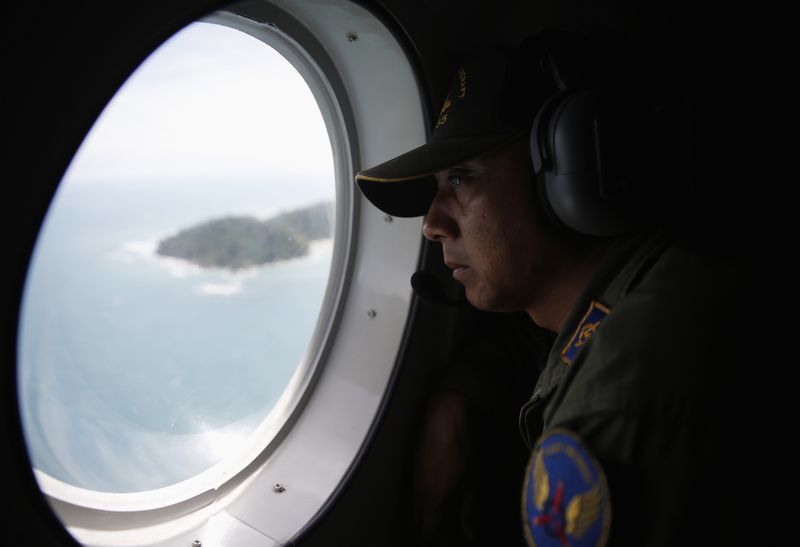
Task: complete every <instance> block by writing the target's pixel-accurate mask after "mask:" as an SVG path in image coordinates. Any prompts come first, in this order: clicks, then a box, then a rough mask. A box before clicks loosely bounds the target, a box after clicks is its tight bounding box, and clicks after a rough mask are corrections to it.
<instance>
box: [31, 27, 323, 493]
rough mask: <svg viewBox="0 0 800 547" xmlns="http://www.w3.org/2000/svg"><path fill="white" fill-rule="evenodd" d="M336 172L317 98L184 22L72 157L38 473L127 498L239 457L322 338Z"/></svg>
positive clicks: (43, 251) (38, 268)
mask: <svg viewBox="0 0 800 547" xmlns="http://www.w3.org/2000/svg"><path fill="white" fill-rule="evenodd" d="M333 173H334V172H333V161H332V156H331V146H330V142H329V140H328V136H327V132H326V129H325V124H324V122H323V119H322V116H321V114H320V110H319V107H318V106H317V104H316V102H315V100H314V98H313V96H312V93H311V91H310V90H309V88H308V86H307V85H306V83H305V82H304V81H303V79H302V77H301V76H300V75H299V74H298V72H297V71H296V70H295V69H294V68H293V67H292V66H291V65H290V64H289V63H288V62H287V61H286V60H285V59H283V58H282V57H281V56H280V55H279V54H277V53H276V52H275V51H274V50H272V49H271V48H270V47H268V46H267V45H265V44H264V43H263V42H261V41H259V40H256V39H255V38H252V37H250V36H248V35H246V34H244V33H241V32H239V31H236V30H233V29H230V28H226V27H222V26H218V25H211V24H206V23H195V24H192V25H190V26H189V27H187V28H185V29H184V30H182V31H181V32H180V33H178V34H176V35H175V36H174V37H173V38H172V39H170V40H169V41H168V42H166V43H165V44H164V45H163V46H162V47H161V48H159V49H158V50H157V51H156V52H155V53H154V54H153V55H151V56H150V57H149V58H148V59H147V60H146V61H145V63H143V64H142V66H141V67H140V68H139V69H138V70H137V71H136V72H135V73H134V74H133V76H132V77H131V78H130V79H129V80H128V81H127V82H126V83H125V85H124V86H123V87H122V88H121V89H120V90H119V92H118V93H117V94H116V95H115V97H114V98H113V100H112V101H111V102H110V103H109V105H108V107H107V108H106V109H105V111H104V112H103V114H102V115H101V117H100V118H99V119H98V121H97V123H96V124H95V126H94V127H93V128H92V131H91V132H90V133H89V135H88V136H87V138H86V140H85V141H84V143H83V145H82V146H81V149H80V150H79V152H78V153H77V154H76V157H75V158H74V160H73V162H72V165H71V166H70V168H69V170H68V172H67V174H66V175H65V176H64V179H63V180H62V182H61V185H60V187H59V189H58V192H57V194H56V197H55V199H54V201H53V203H52V204H51V207H50V211H49V213H48V215H47V218H46V220H45V223H44V226H43V228H42V231H41V233H40V236H39V240H38V242H37V247H36V250H35V253H34V257H33V260H32V263H31V267H30V271H29V274H28V280H27V284H26V290H25V297H24V302H23V307H22V314H21V318H20V321H21V329H20V340H19V353H20V375H19V377H20V393H21V405H22V414H23V425H24V430H25V434H26V439H27V442H28V446H29V450H30V453H31V456H32V460H33V463H34V466H35V467H36V468H38V469H40V470H42V471H44V472H45V473H47V474H49V475H52V476H53V477H55V478H57V479H60V480H62V481H65V482H67V483H70V484H73V485H76V486H80V487H83V488H89V489H94V490H100V491H107V492H133V491H141V490H148V489H153V488H159V487H163V486H168V485H170V484H174V483H176V482H179V481H182V480H185V479H189V478H191V477H192V476H195V475H197V474H198V473H200V472H202V471H204V470H206V469H208V468H209V467H211V466H213V465H214V464H216V463H218V462H220V461H221V460H222V459H223V458H225V457H226V456H229V455H231V454H235V453H236V451H237V449H239V448H241V447H242V446H243V443H245V442H247V440H248V437H249V436H250V434H251V433H252V432H253V430H254V428H255V427H256V426H257V425H258V424H260V423H261V422H263V420H264V419H265V418H266V416H267V415H268V414H269V412H270V410H271V409H272V408H273V405H274V404H275V402H276V401H277V399H278V398H279V397H280V396H281V394H282V393H283V391H284V389H285V388H286V386H287V383H288V382H289V379H290V378H291V376H292V374H293V373H294V372H295V369H296V367H297V365H298V364H299V363H300V362H301V360H302V358H303V355H304V353H305V351H306V349H307V346H308V343H309V339H310V337H311V335H312V332H313V330H314V327H315V325H316V322H317V317H318V314H319V310H320V306H321V303H322V299H323V296H324V293H325V290H326V286H327V281H328V273H329V269H330V261H331V253H332V244H333V242H332V234H333V220H334V219H333V210H334V207H333V200H334V197H335V196H334V193H335V186H334V174H333Z"/></svg>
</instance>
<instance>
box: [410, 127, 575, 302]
mask: <svg viewBox="0 0 800 547" xmlns="http://www.w3.org/2000/svg"><path fill="white" fill-rule="evenodd" d="M435 176H436V181H437V185H438V192H437V194H436V197H435V198H434V200H433V202H432V203H431V206H430V209H429V210H428V213H427V215H426V216H425V220H424V223H423V227H422V231H423V234H424V235H425V237H427V238H428V239H430V240H433V241H439V242H441V243H442V251H443V254H444V260H445V263H446V264H447V266H448V267H450V268H451V269H452V270H453V277H454V278H455V279H456V280H457V281H459V282H460V283H462V284H463V285H464V288H465V290H466V295H467V299H468V300H469V302H470V303H471V304H472V305H473V306H475V307H476V308H479V309H483V310H491V311H519V310H528V309H530V308H531V307H532V306H535V305H536V302H537V300H538V298H539V296H540V294H541V293H542V291H546V290H550V289H551V288H552V287H553V283H557V276H558V272H559V269H560V268H561V267H562V265H563V264H562V262H561V261H560V260H559V257H560V253H561V251H560V247H559V244H558V237H557V236H555V235H554V234H553V232H552V231H551V230H550V229H549V228H548V227H547V226H546V225H545V223H544V222H543V219H541V218H540V216H539V214H538V210H537V208H536V207H535V204H534V199H535V196H534V194H535V186H534V180H533V176H534V175H533V172H532V168H531V164H530V159H529V155H528V143H527V140H526V139H521V140H518V141H515V142H514V143H513V144H511V145H509V146H507V147H505V148H502V149H500V150H496V151H493V152H490V153H487V154H484V155H482V156H479V157H477V158H475V159H472V160H469V161H466V162H462V163H459V164H456V165H454V166H452V167H450V168H448V169H445V170H443V171H440V172H438V173H436V175H435Z"/></svg>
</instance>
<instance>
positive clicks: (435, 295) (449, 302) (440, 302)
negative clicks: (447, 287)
mask: <svg viewBox="0 0 800 547" xmlns="http://www.w3.org/2000/svg"><path fill="white" fill-rule="evenodd" d="M411 287H412V288H413V289H414V292H415V293H416V294H417V296H419V297H420V298H421V299H422V300H424V301H425V302H427V303H428V304H433V305H434V306H461V305H463V304H466V299H465V298H463V297H462V298H458V299H455V300H453V299H451V298H448V297H447V295H445V294H444V288H443V287H442V283H441V282H440V281H439V280H438V279H437V278H436V277H435V276H434V275H433V274H432V273H430V272H426V271H424V270H420V271H418V272H414V274H413V275H412V276H411Z"/></svg>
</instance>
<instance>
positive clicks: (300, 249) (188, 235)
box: [157, 202, 333, 270]
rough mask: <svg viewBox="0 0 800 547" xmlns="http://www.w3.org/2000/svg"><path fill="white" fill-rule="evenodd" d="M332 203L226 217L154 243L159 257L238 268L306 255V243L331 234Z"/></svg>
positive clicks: (208, 265) (201, 264) (218, 266)
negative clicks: (265, 215)
mask: <svg viewBox="0 0 800 547" xmlns="http://www.w3.org/2000/svg"><path fill="white" fill-rule="evenodd" d="M332 219H333V203H331V202H323V203H318V204H316V205H312V206H309V207H305V208H302V209H297V210H294V211H289V212H284V213H280V214H279V215H277V216H274V217H272V218H269V219H267V220H258V219H257V218H254V217H247V216H230V217H225V218H218V219H213V220H209V221H206V222H203V223H202V224H199V225H197V226H193V227H191V228H187V229H185V230H181V231H180V232H178V233H177V234H176V235H174V236H171V237H168V238H166V239H164V240H162V241H161V242H159V244H158V249H157V252H158V254H159V255H162V256H169V257H174V258H181V259H184V260H188V261H190V262H192V263H194V264H197V265H199V266H202V267H204V268H213V267H216V268H227V269H231V270H239V269H242V268H248V267H251V266H258V265H261V264H266V263H269V262H276V261H278V260H286V259H289V258H296V257H300V256H305V255H306V254H308V249H309V242H310V241H313V240H316V239H325V238H329V237H331V233H332V228H333V227H332Z"/></svg>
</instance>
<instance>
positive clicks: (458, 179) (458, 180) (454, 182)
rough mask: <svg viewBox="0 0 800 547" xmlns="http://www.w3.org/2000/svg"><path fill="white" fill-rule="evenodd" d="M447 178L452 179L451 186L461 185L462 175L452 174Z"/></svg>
mask: <svg viewBox="0 0 800 547" xmlns="http://www.w3.org/2000/svg"><path fill="white" fill-rule="evenodd" d="M447 178H448V180H449V181H450V186H452V187H453V188H458V187H459V186H461V175H450V176H449V177H447Z"/></svg>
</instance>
